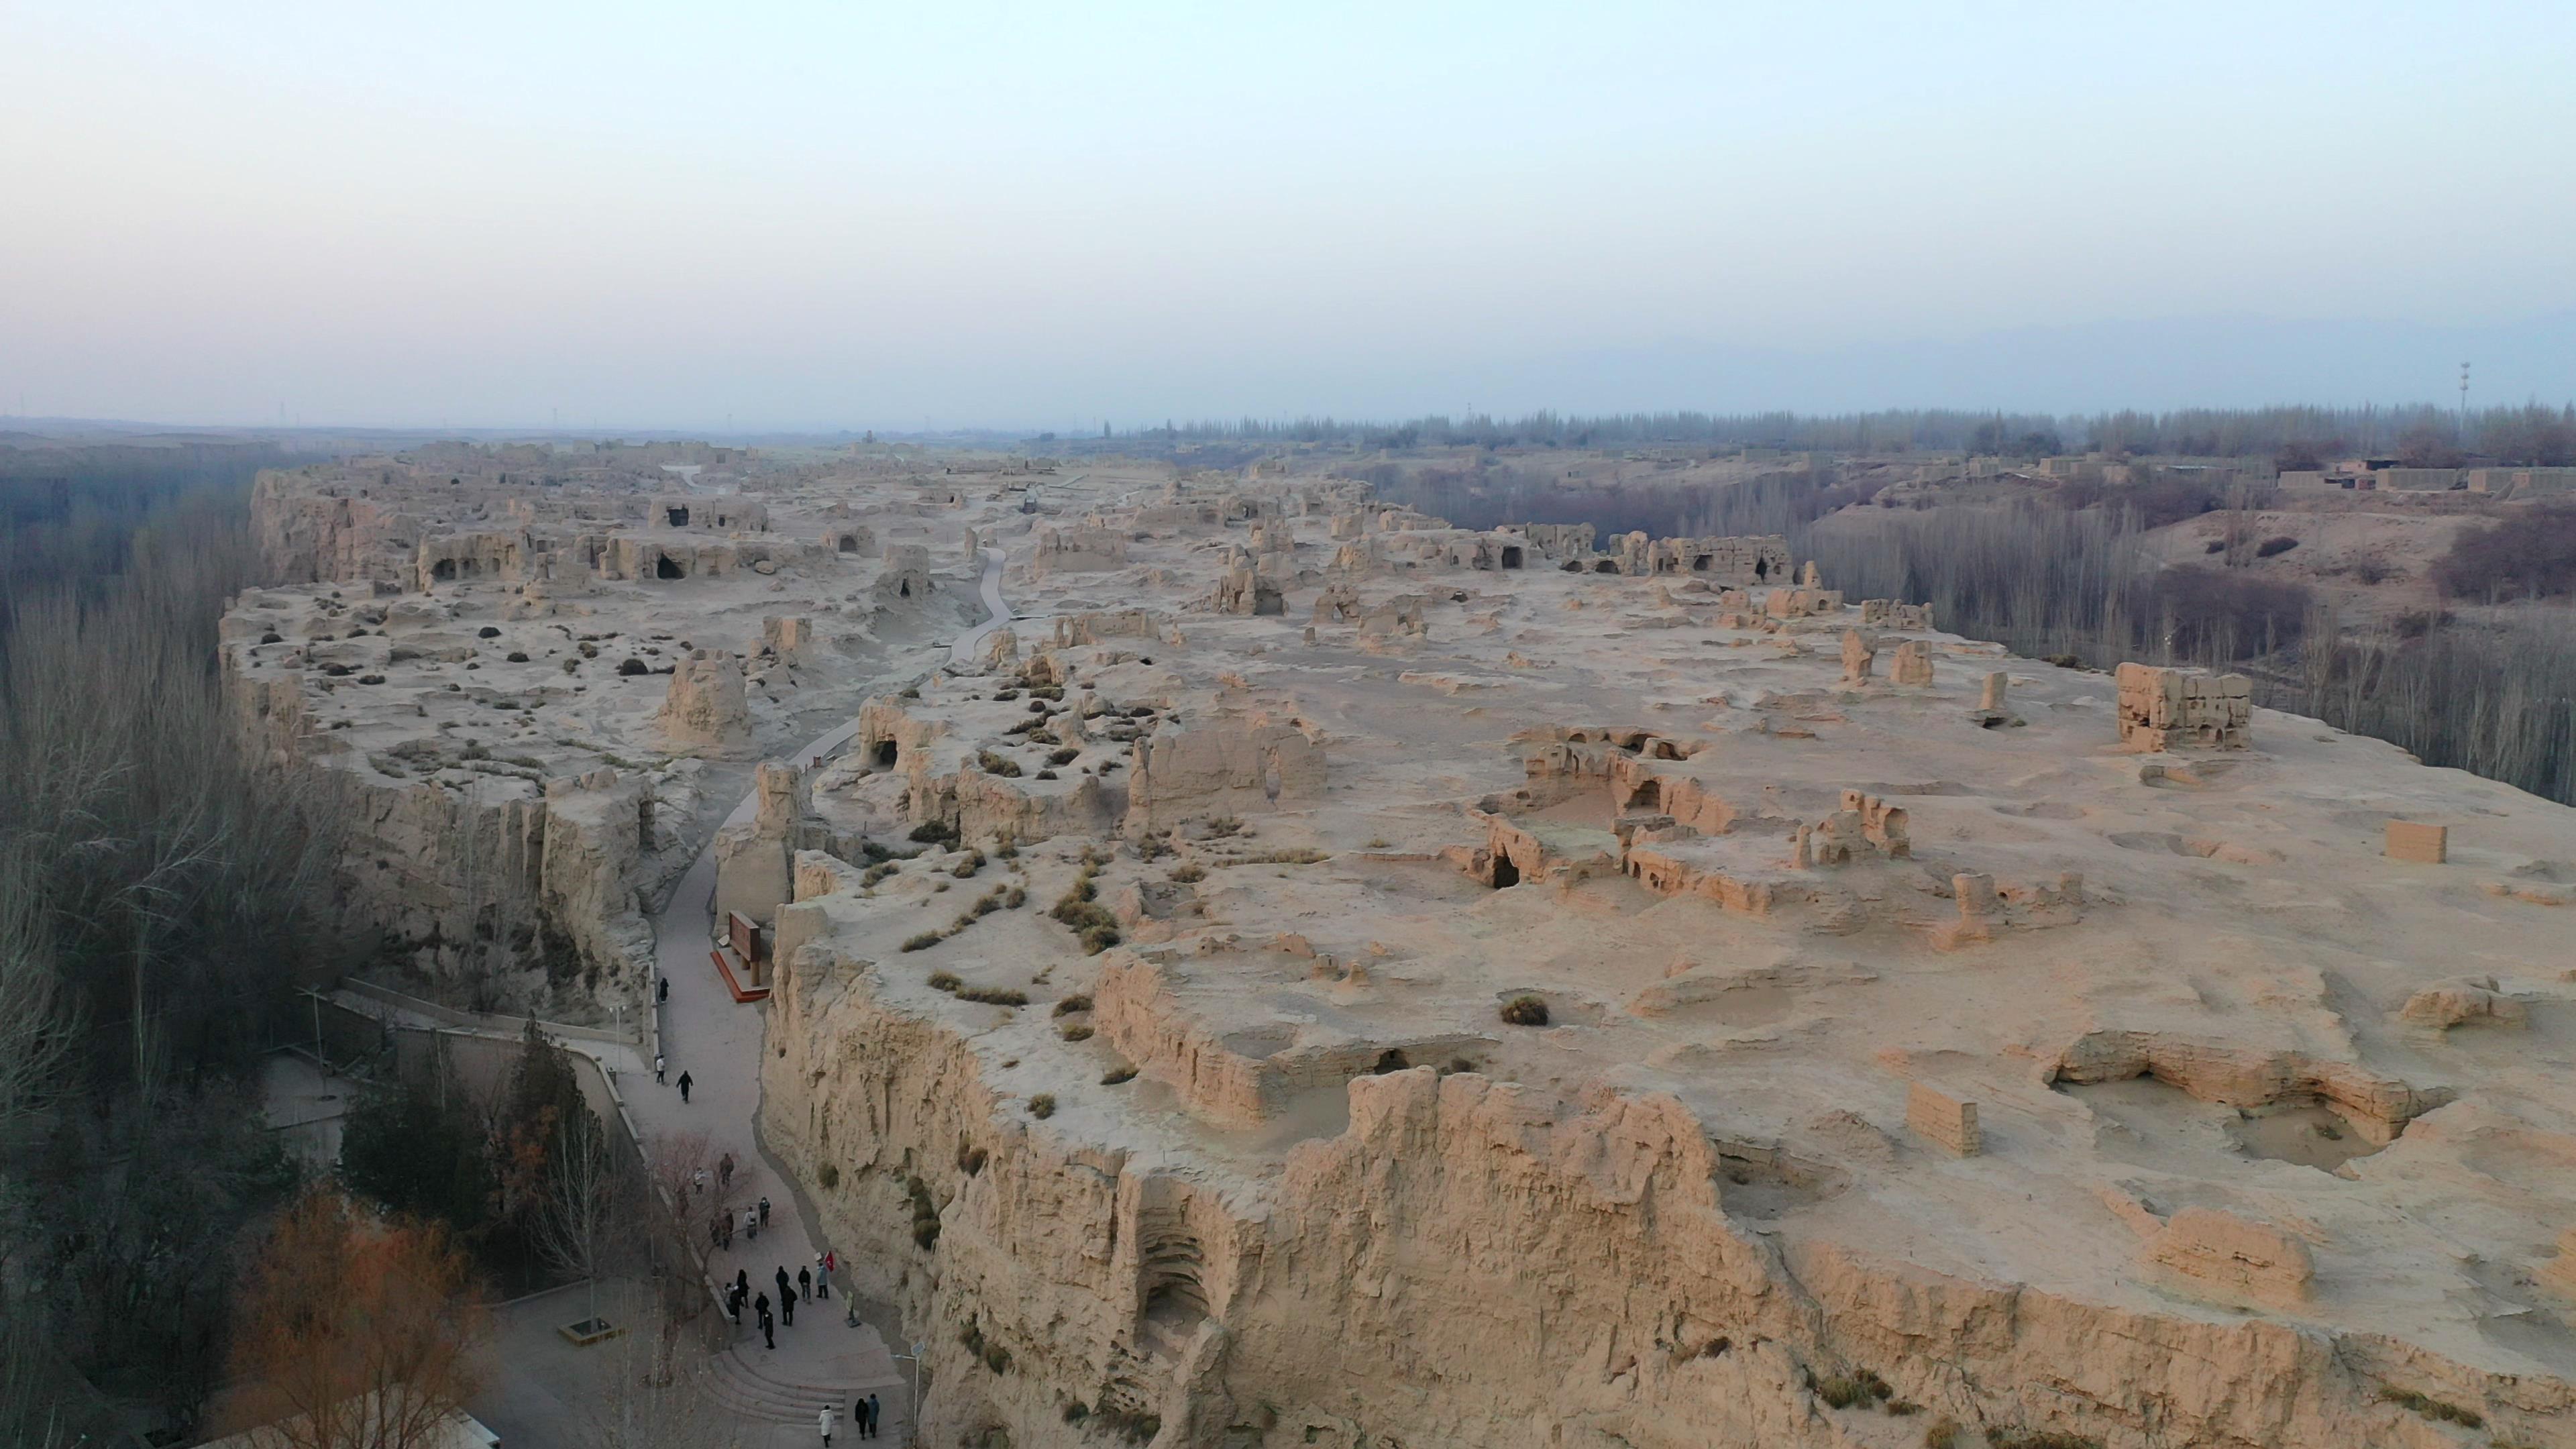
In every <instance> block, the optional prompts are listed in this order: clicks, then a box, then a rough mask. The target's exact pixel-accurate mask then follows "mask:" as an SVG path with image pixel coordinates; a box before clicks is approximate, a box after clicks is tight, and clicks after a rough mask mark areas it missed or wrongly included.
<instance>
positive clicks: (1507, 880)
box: [1494, 855, 1521, 890]
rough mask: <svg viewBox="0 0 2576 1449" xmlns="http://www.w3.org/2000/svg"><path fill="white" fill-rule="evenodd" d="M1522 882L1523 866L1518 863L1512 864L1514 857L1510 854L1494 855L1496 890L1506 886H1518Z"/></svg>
mask: <svg viewBox="0 0 2576 1449" xmlns="http://www.w3.org/2000/svg"><path fill="white" fill-rule="evenodd" d="M1520 883H1521V868H1520V867H1519V866H1517V865H1514V864H1512V858H1511V857H1510V856H1508V855H1497V856H1495V857H1494V889H1496V890H1501V889H1503V888H1504V887H1505V886H1516V885H1519V884H1520Z"/></svg>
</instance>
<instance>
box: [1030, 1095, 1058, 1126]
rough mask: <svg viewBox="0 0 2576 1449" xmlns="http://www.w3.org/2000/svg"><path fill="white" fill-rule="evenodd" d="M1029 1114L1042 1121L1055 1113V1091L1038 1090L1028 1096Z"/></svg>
mask: <svg viewBox="0 0 2576 1449" xmlns="http://www.w3.org/2000/svg"><path fill="white" fill-rule="evenodd" d="M1029 1115H1030V1116H1032V1117H1035V1118H1037V1119H1038V1120H1039V1121H1041V1122H1043V1121H1045V1120H1046V1119H1047V1118H1049V1117H1052V1116H1054V1115H1055V1093H1053V1092H1040V1093H1038V1094H1037V1095H1036V1096H1034V1097H1031V1098H1029Z"/></svg>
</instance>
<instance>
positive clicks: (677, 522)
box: [663, 506, 689, 528]
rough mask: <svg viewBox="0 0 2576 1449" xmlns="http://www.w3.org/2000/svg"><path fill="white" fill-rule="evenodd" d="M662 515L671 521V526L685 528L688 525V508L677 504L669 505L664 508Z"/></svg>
mask: <svg viewBox="0 0 2576 1449" xmlns="http://www.w3.org/2000/svg"><path fill="white" fill-rule="evenodd" d="M663 516H664V517H665V518H668V519H669V520H670V521H671V526H672V527H673V528H686V527H688V526H689V510H687V509H685V508H681V507H677V506H674V507H671V508H669V509H666V510H664V512H663Z"/></svg>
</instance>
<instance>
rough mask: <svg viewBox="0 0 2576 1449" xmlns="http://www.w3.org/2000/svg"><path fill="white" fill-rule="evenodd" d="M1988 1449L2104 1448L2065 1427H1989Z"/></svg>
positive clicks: (2089, 1438)
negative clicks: (2068, 1430)
mask: <svg viewBox="0 0 2576 1449" xmlns="http://www.w3.org/2000/svg"><path fill="white" fill-rule="evenodd" d="M1933 1427H1934V1428H1939V1427H1940V1426H1939V1425H1937V1424H1936V1425H1934V1426H1933ZM1953 1442H1956V1435H1955V1434H1954V1435H1953ZM1986 1449H2102V1441H2101V1440H2099V1439H2095V1438H2092V1437H2089V1436H2087V1435H2083V1434H2072V1433H2069V1432H2067V1431H2066V1430H2064V1429H1988V1430H1987V1431H1986Z"/></svg>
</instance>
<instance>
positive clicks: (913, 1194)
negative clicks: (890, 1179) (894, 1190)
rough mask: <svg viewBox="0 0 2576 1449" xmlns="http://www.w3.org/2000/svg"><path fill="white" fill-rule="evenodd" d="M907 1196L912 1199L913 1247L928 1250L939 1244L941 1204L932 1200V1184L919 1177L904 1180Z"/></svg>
mask: <svg viewBox="0 0 2576 1449" xmlns="http://www.w3.org/2000/svg"><path fill="white" fill-rule="evenodd" d="M904 1192H905V1195H906V1196H908V1197H910V1198H911V1199H912V1241H913V1245H914V1246H916V1247H921V1248H928V1247H933V1246H935V1245H937V1243H938V1242H939V1204H937V1203H935V1202H932V1201H931V1200H930V1184H928V1183H926V1182H923V1181H922V1180H921V1179H920V1178H918V1177H907V1178H905V1179H904Z"/></svg>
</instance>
